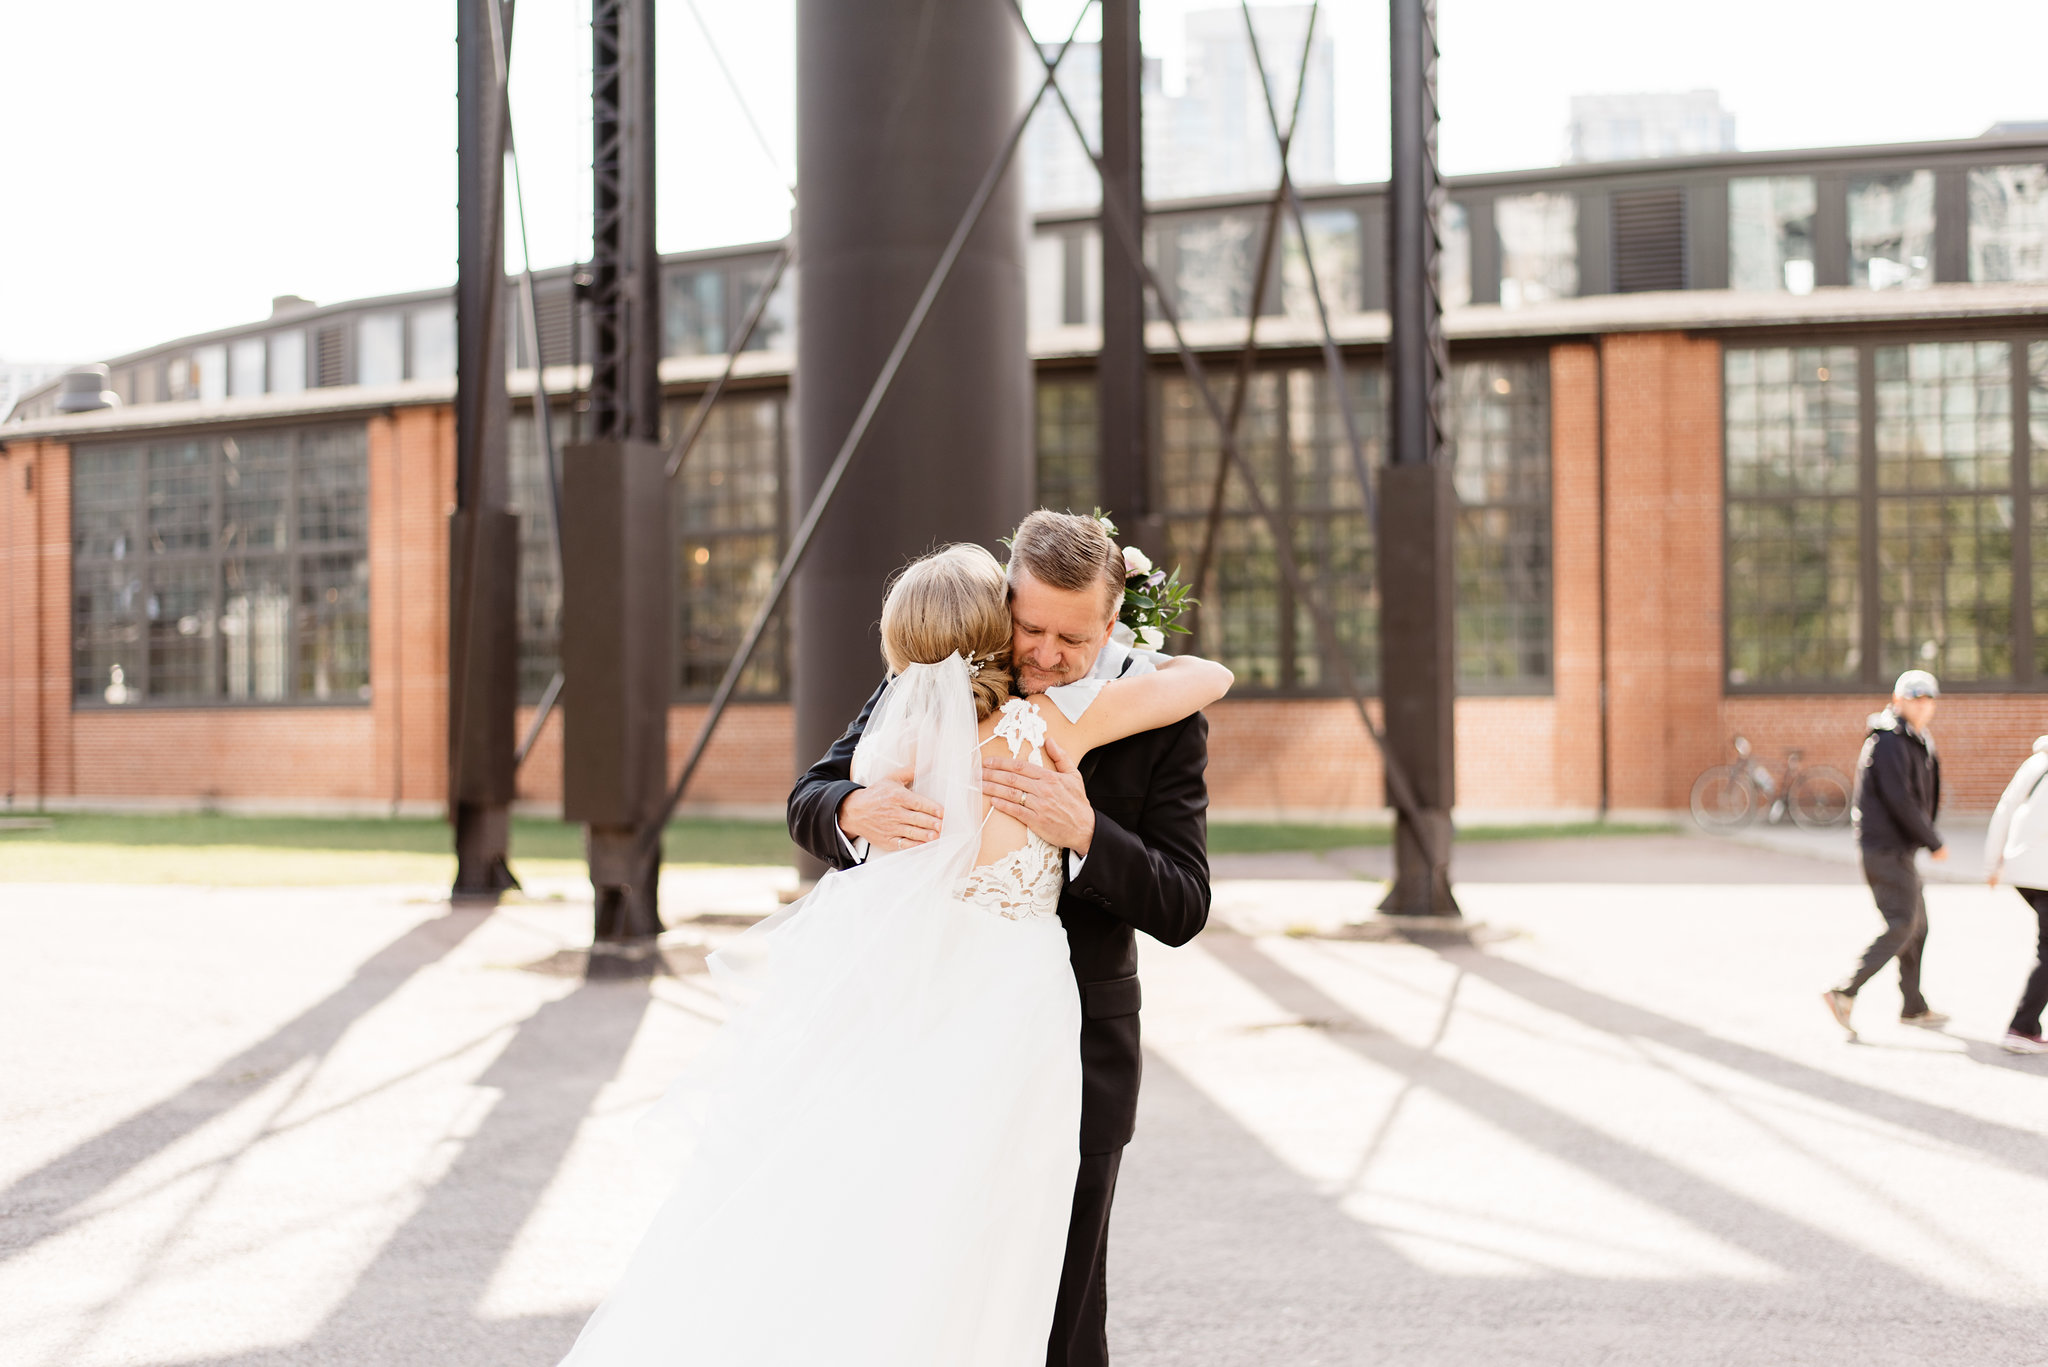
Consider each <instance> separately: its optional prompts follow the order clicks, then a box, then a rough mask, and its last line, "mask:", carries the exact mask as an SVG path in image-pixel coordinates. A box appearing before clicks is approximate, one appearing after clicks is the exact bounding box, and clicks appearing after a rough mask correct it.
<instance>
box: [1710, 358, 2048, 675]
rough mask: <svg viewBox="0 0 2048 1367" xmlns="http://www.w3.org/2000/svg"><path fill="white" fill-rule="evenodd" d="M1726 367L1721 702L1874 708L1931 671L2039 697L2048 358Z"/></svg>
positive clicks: (2047, 606)
mask: <svg viewBox="0 0 2048 1367" xmlns="http://www.w3.org/2000/svg"><path fill="white" fill-rule="evenodd" d="M1725 363H1726V377H1727V386H1726V405H1727V408H1726V442H1727V490H1728V504H1727V518H1728V560H1727V566H1728V568H1727V574H1728V581H1727V587H1728V683H1729V685H1730V686H1731V687H1732V688H1736V689H1764V690H1775V691H1786V690H1794V689H1796V690H1802V691H1804V690H1809V689H1821V690H1825V689H1828V688H1844V689H1857V690H1878V689H1881V688H1882V687H1883V686H1884V685H1885V684H1886V683H1888V682H1889V681H1890V679H1891V678H1892V677H1893V676H1894V675H1895V674H1896V673H1897V672H1898V671H1900V670H1903V669H1909V668H1923V669H1929V670H1932V671H1934V672H1935V674H1937V675H1938V676H1940V678H1941V679H1942V682H1943V683H1944V684H1953V685H1956V686H1959V687H1964V688H1968V687H1971V686H1983V687H2002V688H2011V687H2021V688H2029V689H2033V688H2042V687H2048V651H2044V650H2043V649H2042V645H2041V643H2042V642H2043V640H2044V638H2048V630H2044V629H2048V576H2044V575H2043V574H2042V571H2041V570H2040V569H2039V568H2038V567H2039V566H2040V565H2042V563H2043V561H2042V556H2043V554H2044V553H2048V538H2044V537H2043V536H2042V529H2043V528H2044V527H2048V484H2044V483H2043V482H2042V477H2043V476H2048V461H2044V460H2043V459H2042V454H2041V453H2042V450H2043V440H2044V439H2048V402H2044V400H2048V389H2044V386H2048V343H2044V342H2041V341H2029V340H2022V339H2016V338H1975V339H1969V338H1957V339H1953V340H1940V341H1924V342H1907V343H1899V342H1892V341H1889V340H1884V341H1880V340H1871V341H1866V342H1862V343H1853V342H1835V343H1832V344H1828V345H1823V346H1811V347H1766V348H1754V349H1731V350H1730V351H1729V352H1728V353H1727V356H1726V362H1725ZM2021 392H2024V393H2025V394H2026V395H2027V402H2026V404H2025V405H2024V408H2025V410H2026V411H2024V412H2022V411H2020V408H2021V407H2022V406H2021V405H2016V404H2015V402H2014V400H2015V397H2016V395H2018V394H2019V393H2021ZM2030 420H2031V422H2032V424H2033V427H2034V429H2035V435H2034V438H2033V440H2032V441H2029V439H2028V433H2027V432H2026V431H2025V430H2023V428H2022V426H2021V424H2023V423H2027V422H2029V421H2030ZM2029 448H2031V451H2032V453H2033V455H2032V460H2031V464H2032V465H2033V466H2034V467H2035V468H2034V469H2033V470H2031V471H2030V470H2029V469H2028V468H2027V465H2028V464H2029V462H2027V461H2022V460H2020V459H2018V453H2019V452H2021V451H2022V450H2027V449H2029ZM2021 528H2027V529H2029V533H2028V534H2027V535H2025V536H2023V535H2021V534H2020V531H2019V529H2021Z"/></svg>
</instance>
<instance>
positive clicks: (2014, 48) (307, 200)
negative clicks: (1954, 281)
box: [0, 0, 2048, 361]
mask: <svg viewBox="0 0 2048 1367" xmlns="http://www.w3.org/2000/svg"><path fill="white" fill-rule="evenodd" d="M981 2H983V3H999V2H1000V0H981ZM1216 3H1217V0H1146V7H1145V16H1146V17H1145V31H1146V46H1147V48H1148V49H1150V50H1152V51H1156V52H1159V53H1160V54H1161V55H1163V56H1164V57H1165V58H1166V59H1167V62H1168V67H1169V73H1168V79H1169V80H1172V79H1173V78H1174V73H1173V71H1172V67H1173V65H1174V63H1175V61H1176V60H1177V57H1178V52H1177V46H1178V39H1179V34H1180V27H1181V16H1183V15H1184V14H1186V13H1187V12H1188V11H1190V10H1193V9H1207V8H1214V7H1215V6H1216ZM696 4H697V8H698V10H699V11H700V12H701V13H702V14H703V15H704V18H705V20H706V22H708V23H709V24H710V25H711V27H712V30H713V32H714V33H715V34H716V36H717V38H718V41H719V45H720V47H721V48H722V49H723V51H724V52H725V54H726V57H727V59H728V61H730V62H731V64H732V66H733V68H734V72H735V75H736V76H737V77H738V79H739V81H740V83H741V84H742V86H743V87H744V88H745V89H746V91H747V92H748V99H749V101H750V102H751V103H752V104H753V106H754V108H755V110H756V112H757V113H758V114H759V116H760V118H761V121H762V123H763V125H764V127H765V130H766V133H767V135H768V139H769V141H770V143H771V144H772V146H773V147H774V148H775V149H776V153H777V156H778V157H779V159H780V160H781V162H782V164H783V165H784V166H785V167H793V164H794V161H795V121H796V109H795V92H794V75H795V73H794V64H795V57H794V47H793V43H794V23H795V17H794V16H795V5H794V3H793V0H696ZM1076 7H1077V0H1027V4H1026V8H1027V11H1028V12H1029V13H1030V15H1031V18H1032V22H1033V25H1034V27H1035V28H1036V29H1037V31H1038V33H1039V36H1040V37H1042V38H1054V37H1058V36H1060V35H1062V34H1064V33H1065V31H1066V28H1067V26H1068V25H1069V24H1070V23H1071V22H1072V16H1073V15H1074V13H1075V12H1076ZM1324 14H1325V19H1324V20H1322V21H1320V22H1324V23H1327V24H1328V25H1329V28H1330V30H1331V32H1332V33H1333V35H1334V37H1335V39H1336V42H1337V58H1338V64H1337V79H1338V84H1339V90H1338V100H1337V119H1338V133H1337V149H1338V150H1337V155H1338V171H1339V174H1340V175H1341V176H1342V177H1343V178H1344V179H1347V180H1365V179H1377V178H1379V177H1381V176H1383V175H1384V174H1385V165H1386V152H1385V142H1386V111H1385V105H1386V6H1385V0H1328V3H1327V4H1326V5H1325V10H1324ZM588 23H589V6H588V0H519V5H518V21H517V32H516V33H515V35H514V45H513V46H514V61H513V92H514V109H515V118H516V120H517V123H516V130H517V136H518V138H519V142H520V147H521V151H522V154H523V157H522V160H523V163H524V169H525V177H526V193H527V205H528V210H529V213H530V214H531V216H532V217H531V226H532V243H533V254H534V261H535V264H536V265H551V264H557V263H561V262H564V261H567V260H570V259H572V258H576V257H579V256H581V255H583V254H585V253H586V252H587V251H588V245H589V237H590V229H589V215H590V191H589V162H590V137H589V118H590V110H589V76H590V38H589V27H588ZM1439 25H1440V38H1441V42H1442V48H1443V53H1444V56H1443V59H1442V64H1441V70H1440V77H1439V79H1440V84H1441V88H1440V96H1441V102H1442V105H1443V109H1444V125H1443V131H1442V142H1441V146H1442V153H1443V159H1444V163H1445V169H1446V170H1447V171H1450V172H1453V173H1457V172H1469V171H1489V170H1511V169H1515V168H1519V167H1527V166H1540V165H1548V164H1551V163H1553V162H1555V161H1556V160H1557V159H1558V157H1559V155H1560V153H1561V150H1562V147H1563V141H1564V124H1565V117H1566V108H1567V102H1568V100H1569V98H1570V96H1571V95H1573V94H1583V93H1596V92H1609V91H1623V90H1684V89H1691V88H1695V87H1711V88H1714V89H1718V90H1719V91H1720V92H1721V96H1722V103H1723V105H1724V106H1725V107H1726V108H1728V109H1729V110H1731V111H1732V112H1733V113H1734V114H1735V116H1736V133H1737V137H1738V139H1739V141H1740V144H1741V145H1742V146H1743V147H1745V148H1771V147H1803V146H1832V145H1838V144H1849V143H1866V142H1895V141H1907V140H1918V139H1931V138H1951V137H1969V136H1973V135H1975V134H1977V133H1980V132H1982V131H1983V129H1984V128H1985V127H1986V126H1987V125H1988V124H1990V123H1992V122H1994V121H1996V120H1998V119H2024V118H2048V79H2044V78H2043V76H2042V74H2041V54H2042V53H2043V52H2044V51H2048V0H1955V2H1954V3H1950V4H1946V5H1942V6H1938V7H1932V8H1930V7H1929V6H1928V5H1926V4H1925V2H1924V0H1913V2H1912V3H1907V2H1906V0H1863V3H1860V4H1857V5H1852V6H1845V5H1843V4H1841V3H1839V0H1837V2H1836V3H1820V2H1819V0H1717V3H1712V4H1701V3H1693V4H1684V5H1677V4H1672V5H1665V4H1646V3H1644V0H1540V2H1535V0H1439ZM659 31H660V35H661V52H660V55H659V62H658V68H659V73H660V80H661V100H662V109H661V130H660V135H659V151H660V158H661V167H660V181H661V205H660V217H661V225H662V226H661V246H662V248H663V250H670V251H673V250H681V249H686V248H691V247H703V246H713V245H718V244H721V243H732V242H742V241H753V240H758V239H761V238H768V237H776V236H779V235H780V234H781V233H782V232H783V230H784V229H785V228H786V226H787V224H788V216H789V205H790V200H789V196H788V194H787V193H786V191H785V190H784V189H783V188H782V184H781V181H780V179H779V175H778V172H777V170H776V169H775V167H774V166H773V165H772V164H771V163H770V161H769V159H768V157H767V156H766V155H764V154H763V152H762V151H761V150H760V148H759V147H758V146H757V145H756V144H755V142H754V140H753V138H752V136H751V135H750V134H749V133H748V132H747V131H746V129H745V126H744V125H743V124H742V123H741V122H740V120H739V117H738V113H737V109H736V107H735V105H734V103H733V100H732V98H731V96H730V94H729V93H728V92H727V90H726V87H725V85H724V83H723V80H722V78H721V77H720V76H719V74H718V72H717V70H716V68H715V67H714V66H713V65H712V64H711V62H710V60H709V58H708V57H707V55H706V52H705V47H704V43H703V41H702V38H701V36H700V35H699V33H698V32H697V29H696V26H695V22H694V21H693V19H692V17H691V10H690V7H689V5H688V4H687V3H684V2H683V0H662V3H661V4H660V21H659ZM454 34H455V6H454V5H453V4H452V3H449V2H448V0H351V3H350V4H347V5H331V4H313V3H309V0H183V3H180V4H175V5H172V4H164V3H162V0H148V2H145V0H102V3H101V4H99V5H97V6H94V7H92V10H91V15H90V18H89V19H87V18H84V17H83V15H82V12H81V11H80V10H79V9H78V8H77V7H75V6H69V5H53V4H41V5H38V4H31V3H29V2H28V0H10V2H9V3H6V4H4V5H0V52H5V53H6V54H7V55H8V58H9V60H8V62H7V75H6V78H5V79H4V80H0V128H6V129H8V130H10V132H11V135H12V136H11V143H12V145H11V147H10V148H9V149H8V150H9V157H8V161H7V165H6V170H5V178H4V181H0V184H4V186H5V189H4V190H0V359H11V360H23V361H27V360H78V359H94V358H103V357H107V356H112V355H116V354H119V353H121V352H124V351H129V350H133V349H136V348H139V347H143V346H149V345H152V344H155V343H158V342H163V341H168V340H170V339H172V338H174V337H178V336H183V335H186V334H189V333H194V332H200V331H204V330H207V329H209V328H215V327H224V326H227V325H230V324H234V323H240V322H247V321H251V320H253V319H258V318H261V317H264V316H265V315H266V314H267V313H268V311H269V301H270V298H271V296H272V295H274V294H286V293H292V294H303V295H306V296H307V297H309V298H312V299H316V300H320V301H323V302H324V301H330V300H338V299H347V298H355V297H362V296H367V295H374V294H384V293H393V292H397V291H401V290H410V289H424V288H428V287H432V286H439V285H446V284H449V283H451V282H452V281H453V280H454V277H455V43H454ZM1083 36H1086V37H1092V36H1093V32H1092V29H1090V30H1084V35H1083ZM1269 60H1270V61H1274V62H1275V64H1276V65H1277V62H1278V59H1277V58H1269ZM511 247H512V251H513V253H514V254H515V259H516V251H517V240H516V238H514V239H513V241H512V243H511Z"/></svg>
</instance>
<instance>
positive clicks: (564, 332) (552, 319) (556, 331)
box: [512, 289, 576, 365]
mask: <svg viewBox="0 0 2048 1367" xmlns="http://www.w3.org/2000/svg"><path fill="white" fill-rule="evenodd" d="M533 314H534V323H535V325H536V326H537V327H538V328H539V329H540V355H541V362H542V363H543V364H544V365H567V364H569V328H570V327H571V325H572V324H573V323H574V321H575V317H576V301H575V299H574V298H573V297H571V295H570V294H569V292H568V290H566V289H564V290H563V291H562V292H561V293H560V294H547V293H543V292H542V291H540V290H539V289H535V291H534V298H533ZM512 316H513V319H514V320H515V324H517V319H518V317H519V315H518V314H516V313H515V314H513V315H512ZM517 325H518V326H519V328H520V331H521V332H524V331H525V326H524V325H523V324H517Z"/></svg>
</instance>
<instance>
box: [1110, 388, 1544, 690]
mask: <svg viewBox="0 0 2048 1367" xmlns="http://www.w3.org/2000/svg"><path fill="white" fill-rule="evenodd" d="M1346 383H1347V384H1348V385H1349V386H1350V390H1351V393H1350V397H1351V405H1352V411H1353V414H1354V416H1355V418H1356V420H1357V423H1358V428H1359V437H1360V440H1361V444H1362V446H1363V447H1364V453H1365V459H1366V463H1367V469H1368V473H1369V475H1370V474H1376V472H1377V470H1378V467H1379V465H1380V462H1381V459H1382V451H1381V447H1382V437H1381V421H1382V412H1383V407H1384V404H1383V399H1382V379H1381V373H1380V369H1379V367H1378V366H1377V365H1372V366H1353V367H1352V368H1350V369H1349V370H1348V371H1347V373H1346ZM1221 388H1222V394H1223V402H1224V403H1225V404H1226V406H1227V405H1228V403H1229V401H1230V400H1229V393H1230V389H1229V380H1228V379H1227V378H1224V379H1223V380H1222V386H1221ZM1451 388H1452V402H1451V404H1450V405H1449V408H1448V409H1447V412H1446V418H1447V420H1448V422H1449V426H1450V438H1451V446H1452V461H1453V467H1452V468H1453V481H1454V485H1455V487H1456V490H1457V493H1458V497H1459V504H1460V508H1459V514H1458V522H1457V544H1456V561H1457V567H1458V618H1457V621H1458V626H1457V630H1458V647H1457V658H1458V672H1459V681H1460V682H1459V686H1460V687H1461V688H1462V689H1465V690H1467V691H1472V692H1526V691H1532V690H1543V689H1547V688H1548V687H1549V683H1550V658H1551V631H1550V612H1551V603H1550V599H1551V594H1550V419H1549V367H1548V364H1547V361H1546V360H1545V359H1544V358H1543V357H1541V356H1540V355H1538V356H1531V357H1522V356H1512V357H1502V358H1496V359H1488V360H1477V359H1475V360H1469V361H1460V362H1457V363H1455V364H1454V365H1453V366H1452V386H1451ZM1157 413H1158V416H1157V432H1158V450H1159V465H1158V472H1157V484H1158V496H1159V501H1160V508H1161V512H1162V514H1163V516H1164V519H1165V522H1166V545H1165V546H1164V547H1163V549H1164V551H1165V555H1164V556H1163V557H1161V558H1162V559H1164V560H1165V561H1166V562H1167V563H1168V564H1178V565H1179V566H1180V567H1181V569H1182V573H1183V575H1184V576H1192V574H1193V573H1194V568H1195V565H1196V563H1197V561H1198V560H1199V559H1200V557H1201V547H1202V541H1203V538H1204V536H1205V534H1206V530H1207V520H1208V510H1209V506H1210V502H1211V499H1212V496H1213V494H1214V490H1215V480H1216V471H1217V465H1218V462H1219V460H1220V458H1221V457H1220V446H1219V443H1218V442H1217V440H1216V429H1215V423H1214V422H1213V421H1212V420H1211V418H1210V416H1209V413H1208V410H1207V409H1206V407H1205V406H1203V405H1202V403H1201V402H1200V399H1199V397H1198V396H1197V395H1196V394H1195V393H1194V392H1193V390H1192V389H1191V388H1190V386H1189V385H1188V383H1187V382H1186V381H1185V380H1184V379H1182V378H1181V377H1179V376H1172V375H1170V376H1166V377H1164V378H1163V379H1162V381H1161V383H1160V386H1159V390H1158V406H1157ZM1239 444H1240V448H1241V450H1242V451H1243V453H1244V455H1245V457H1246V460H1247V461H1248V463H1249V464H1250V465H1251V467H1252V468H1253V469H1254V470H1255V471H1256V472H1257V473H1258V478H1259V487H1260V491H1261V492H1262V493H1263V494H1264V496H1265V499H1266V502H1267V505H1268V506H1269V507H1271V508H1273V509H1274V510H1276V511H1277V512H1279V513H1280V515H1281V516H1282V517H1283V518H1285V519H1286V521H1287V522H1288V524H1289V525H1290V526H1291V527H1292V529H1293V537H1294V552H1295V559H1296V563H1297V565H1298V566H1299V567H1300V568H1301V570H1302V573H1303V574H1304V576H1306V577H1307V578H1308V579H1309V580H1310V581H1311V583H1312V585H1313V588H1312V590H1311V591H1312V592H1314V593H1316V594H1317V595H1318V596H1319V597H1320V598H1321V600H1322V601H1323V602H1324V603H1325V604H1326V605H1328V607H1329V608H1330V609H1331V611H1332V616H1333V626H1334V628H1335V631H1336V634H1337V638H1338V646H1339V648H1340V649H1341V650H1343V651H1344V652H1345V653H1346V654H1347V655H1348V657H1349V659H1350V661H1351V666H1352V668H1353V670H1354V671H1355V673H1356V674H1357V677H1358V678H1359V681H1360V682H1361V683H1362V684H1364V685H1366V686H1367V687H1376V686H1377V680H1378V675H1379V600H1378V591H1377V588H1376V585H1375V579H1376V574H1375V554H1376V552H1375V550H1374V543H1373V534H1372V525H1371V521H1370V512H1369V509H1368V507H1367V505H1366V500H1365V497H1364V492H1363V490H1362V489H1361V488H1360V485H1359V481H1358V478H1357V475H1356V472H1355V468H1354V462H1353V457H1352V454H1351V447H1350V440H1349V437H1348V435H1347V434H1346V432H1345V427H1344V416H1343V408H1342V405H1341V404H1340V403H1339V402H1338V400H1337V396H1336V394H1335V393H1334V392H1333V390H1332V388H1331V385H1330V382H1329V375H1328V372H1327V371H1326V370H1325V369H1324V368H1323V367H1321V366H1319V365H1300V366H1288V367H1269V368H1264V369H1261V370H1259V371H1258V372H1256V373H1255V374H1254V375H1253V377H1252V381H1251V388H1250V389H1249V390H1248V391H1247V392H1246V396H1245V406H1244V416H1243V419H1242V422H1241V426H1240V428H1239ZM1147 549H1155V548H1149V547H1148V548H1147ZM1155 554H1156V550H1155ZM1202 594H1203V599H1204V601H1203V604H1202V607H1201V609H1200V610H1199V612H1198V613H1196V614H1195V618H1194V625H1195V628H1196V631H1195V635H1194V637H1193V638H1192V639H1191V640H1190V641H1189V648H1191V649H1195V650H1199V651H1202V652H1204V653H1208V654H1213V655H1215V656H1216V658H1218V659H1220V660H1222V661H1224V662H1225V663H1227V664H1229V665H1230V666H1231V668H1232V669H1234V670H1236V671H1237V674H1238V680H1239V686H1240V687H1241V688H1243V689H1245V690H1248V691H1264V692H1279V693H1332V692H1336V691H1338V689H1339V688H1340V687H1341V685H1340V680H1339V676H1338V673H1337V671H1336V670H1335V669H1334V668H1332V667H1331V663H1332V662H1331V661H1330V660H1329V659H1328V658H1326V656H1325V653H1324V650H1323V649H1322V646H1321V644H1320V643H1319V641H1318V639H1317V632H1316V629H1315V623H1314V619H1313V617H1312V615H1311V613H1310V612H1309V610H1308V607H1307V605H1306V604H1303V603H1299V602H1297V601H1295V597H1294V594H1293V592H1292V589H1291V588H1290V586H1289V585H1288V584H1287V582H1286V578H1285V576H1284V575H1282V574H1281V572H1280V567H1279V563H1278V557H1277V555H1276V553H1275V549H1274V546H1273V543H1272V539H1271V536H1270V533H1269V532H1268V530H1267V527H1266V524H1265V522H1264V521H1263V520H1262V519H1261V518H1260V517H1259V516H1258V515H1257V513H1256V512H1255V511H1254V510H1253V505H1252V502H1251V499H1250V498H1249V497H1248V496H1247V494H1246V492H1245V490H1244V487H1243V484H1242V482H1241V480H1239V479H1238V478H1237V477H1235V476H1233V477H1232V478H1231V480H1230V481H1229V483H1228V485H1227V487H1226V494H1225V499H1224V503H1223V514H1222V518H1221V521H1220V523H1219V526H1218V531H1217V542H1216V555H1215V560H1214V568H1213V570H1212V571H1211V574H1210V579H1209V582H1208V583H1207V584H1206V585H1205V586H1204V587H1203V589H1202Z"/></svg>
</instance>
